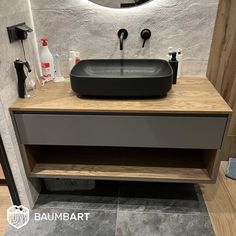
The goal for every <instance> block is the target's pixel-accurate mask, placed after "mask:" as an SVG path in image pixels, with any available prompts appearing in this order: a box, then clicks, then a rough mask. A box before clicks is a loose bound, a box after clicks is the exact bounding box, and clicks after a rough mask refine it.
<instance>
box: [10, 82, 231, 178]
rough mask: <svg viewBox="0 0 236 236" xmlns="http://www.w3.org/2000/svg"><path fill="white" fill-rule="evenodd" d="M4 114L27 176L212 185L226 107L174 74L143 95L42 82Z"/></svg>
mask: <svg viewBox="0 0 236 236" xmlns="http://www.w3.org/2000/svg"><path fill="white" fill-rule="evenodd" d="M10 112H11V115H12V120H13V123H14V126H15V130H16V134H17V137H18V142H19V146H20V149H21V153H22V158H23V162H24V165H25V169H26V171H27V174H28V176H29V177H35V178H45V177H47V178H50V177H51V178H58V177H60V178H63V177H64V178H85V179H115V180H140V181H168V182H214V181H215V179H216V177H217V173H218V169H219V164H220V160H221V156H220V154H221V149H222V148H223V146H224V140H225V136H226V134H227V127H228V124H229V121H230V114H231V109H230V108H229V107H228V105H227V104H226V103H225V102H224V100H223V99H222V98H221V97H220V95H219V94H218V93H217V91H216V90H215V88H214V87H213V86H212V85H211V84H210V82H209V81H208V80H207V79H206V78H182V79H180V80H179V82H178V84H177V85H174V86H173V88H172V91H171V92H170V93H169V94H168V96H167V97H165V98H161V99H145V100H111V99H108V100H104V99H99V100H98V99H97V100H96V99H85V98H78V97H76V95H75V94H73V92H72V91H71V89H70V85H69V84H64V83H61V84H60V83H59V84H47V85H45V87H42V88H40V89H37V90H36V96H35V97H34V98H32V99H27V100H24V99H19V100H18V101H17V102H16V103H15V104H14V105H12V106H11V108H10Z"/></svg>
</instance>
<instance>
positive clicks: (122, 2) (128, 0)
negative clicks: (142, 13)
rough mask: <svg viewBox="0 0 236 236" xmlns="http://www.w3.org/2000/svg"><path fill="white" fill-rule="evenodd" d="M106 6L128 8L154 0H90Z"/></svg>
mask: <svg viewBox="0 0 236 236" xmlns="http://www.w3.org/2000/svg"><path fill="white" fill-rule="evenodd" d="M89 1H90V2H93V3H96V4H99V5H101V6H104V7H111V8H127V7H136V6H139V5H142V4H145V3H146V2H151V1H152V0H89Z"/></svg>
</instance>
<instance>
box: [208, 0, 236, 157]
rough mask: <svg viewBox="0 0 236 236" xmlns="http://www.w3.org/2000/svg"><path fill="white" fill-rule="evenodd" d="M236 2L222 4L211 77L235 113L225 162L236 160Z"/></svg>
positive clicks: (209, 69) (215, 36)
mask: <svg viewBox="0 0 236 236" xmlns="http://www.w3.org/2000/svg"><path fill="white" fill-rule="evenodd" d="M235 22H236V1H235V0H220V1H219V8H218V13H217V19H216V24H215V29H214V34H213V39H212V45H211V53H210V57H209V63H208V71H207V76H208V78H209V80H210V81H211V82H212V84H213V85H214V86H215V87H216V89H217V90H218V92H219V93H220V94H221V95H222V96H223V98H224V99H225V101H226V102H227V103H228V104H229V105H230V107H231V108H232V109H233V114H232V119H231V124H230V127H229V132H228V135H229V138H228V139H227V143H226V149H225V154H224V158H225V160H227V159H228V158H229V157H230V156H236V144H235V141H236V60H235V58H236V27H235Z"/></svg>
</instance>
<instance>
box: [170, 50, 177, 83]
mask: <svg viewBox="0 0 236 236" xmlns="http://www.w3.org/2000/svg"><path fill="white" fill-rule="evenodd" d="M171 55H172V57H171V59H170V60H169V63H170V66H171V67H172V70H173V84H176V83H177V74H178V64H179V62H178V61H177V59H176V55H177V54H176V52H172V54H171Z"/></svg>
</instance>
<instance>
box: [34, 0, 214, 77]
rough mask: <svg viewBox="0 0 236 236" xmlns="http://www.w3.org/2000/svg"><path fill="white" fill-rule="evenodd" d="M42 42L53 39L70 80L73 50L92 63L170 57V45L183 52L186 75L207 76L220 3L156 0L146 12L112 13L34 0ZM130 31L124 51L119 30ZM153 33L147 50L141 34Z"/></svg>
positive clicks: (59, 1) (83, 5)
mask: <svg viewBox="0 0 236 236" xmlns="http://www.w3.org/2000/svg"><path fill="white" fill-rule="evenodd" d="M31 2H32V9H33V17H34V21H35V27H36V32H37V37H38V41H39V39H40V38H41V37H42V36H48V38H49V43H50V48H51V51H52V52H53V53H59V54H62V56H63V60H64V63H63V72H64V74H65V75H68V68H67V67H68V66H67V56H68V51H69V50H77V51H80V52H81V57H82V59H88V58H165V56H166V54H167V49H168V47H169V46H173V47H174V48H179V47H181V48H183V50H184V63H183V72H184V74H185V75H186V74H188V75H189V74H192V75H203V74H205V72H206V64H207V60H208V57H209V50H210V44H211V39H212V32H213V28H214V23H215V17H216V10H217V5H218V0H210V1H207V2H206V1H204V0H175V1H166V0H154V1H152V2H150V3H148V4H145V5H143V6H142V7H137V8H130V9H121V10H120V9H110V8H105V7H101V6H99V5H95V4H94V3H91V2H89V1H88V0H81V1H76V0H70V1H69V0H68V1H63V0H57V1H48V0H43V1H37V0H31ZM123 27H124V28H127V29H128V31H129V37H128V39H127V40H126V41H125V45H124V51H123V52H121V51H120V50H119V43H118V37H117V31H118V30H119V29H120V28H123ZM143 28H150V29H151V31H152V37H151V39H150V41H149V42H147V44H146V47H145V48H144V49H142V48H141V45H142V42H141V39H140V32H141V30H142V29H143Z"/></svg>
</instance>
